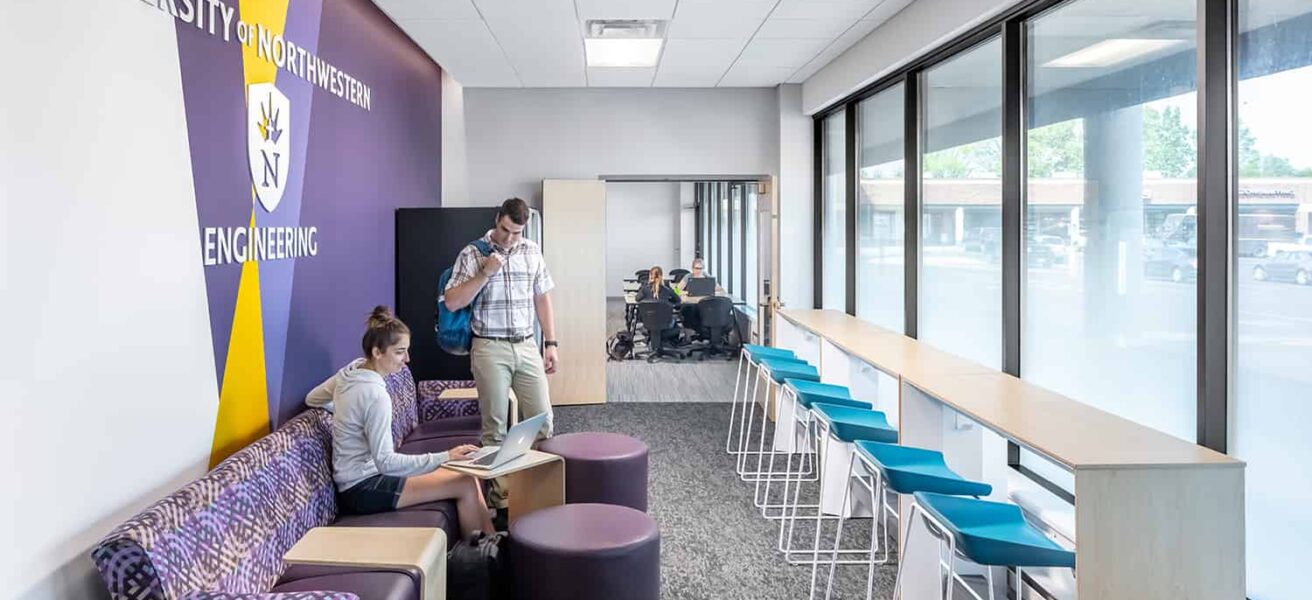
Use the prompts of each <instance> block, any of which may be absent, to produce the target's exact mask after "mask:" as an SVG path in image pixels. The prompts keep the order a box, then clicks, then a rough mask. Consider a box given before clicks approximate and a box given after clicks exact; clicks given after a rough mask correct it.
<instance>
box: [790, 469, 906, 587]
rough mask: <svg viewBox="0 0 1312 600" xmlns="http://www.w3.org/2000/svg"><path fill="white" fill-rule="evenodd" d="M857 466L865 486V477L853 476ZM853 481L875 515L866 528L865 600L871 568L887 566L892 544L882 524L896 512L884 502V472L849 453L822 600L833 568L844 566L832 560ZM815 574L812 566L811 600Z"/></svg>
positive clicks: (831, 580)
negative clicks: (864, 492)
mask: <svg viewBox="0 0 1312 600" xmlns="http://www.w3.org/2000/svg"><path fill="white" fill-rule="evenodd" d="M858 464H859V465H861V468H862V470H864V471H865V472H866V474H867V475H868V476H869V478H870V483H869V485H867V483H866V478H865V477H862V476H861V475H859V474H857V472H856V467H857V465H858ZM853 479H855V480H856V481H857V484H858V485H860V486H861V487H863V488H865V489H866V490H867V491H869V492H870V505H871V507H872V508H873V510H875V514H874V515H871V519H873V521H874V522H873V523H871V525H870V537H871V539H870V561H869V569H868V570H867V571H866V598H867V600H869V598H870V595H871V594H872V593H873V592H872V590H873V589H874V587H873V586H874V581H875V565H884V564H888V562H889V560H890V556H889V548H891V547H892V544H891V543H889V542H890V541H891V540H890V538H891V537H892V536H890V535H889V532H888V522H887V521H886V519H887V518H888V516H889V515H891V516H892V517H893V519H894V521H895V522H896V520H897V511H896V510H895V509H894V508H893V507H892V506H891V505H890V504H889V503H888V485H887V482H885V481H884V472H883V471H881V470H880V469H879V467H877V466H875V465H874V464H872V463H871V462H870V461H869V460H868V459H867V458H866V457H865V456H863V455H862V454H861V453H860V452H859V451H853V452H852V455H851V457H849V459H848V461H847V480H848V482H849V483H848V485H846V486H844V487H843V506H842V508H841V509H840V510H839V515H838V516H839V519H840V520H839V521H838V527H836V528H835V530H834V545H833V549H832V550H831V551H830V552H831V555H830V558H831V560H830V562H829V578H828V580H827V581H826V583H825V598H826V600H828V598H829V594H830V593H831V591H832V590H833V586H834V565H835V564H845V563H838V562H836V561H834V560H832V559H833V558H836V555H837V553H838V552H840V550H839V549H838V547H839V544H840V543H841V541H842V538H843V519H842V514H843V513H844V512H847V506H848V501H849V499H850V494H851V492H852V486H851V481H852V480H853ZM881 528H882V529H883V532H884V534H883V535H882V536H881V535H879V531H880V529H881ZM817 533H818V531H817ZM881 542H882V543H883V548H884V555H883V556H882V557H880V558H879V559H875V553H876V552H878V551H879V547H880V545H881ZM815 544H816V546H819V545H820V540H819V539H818V538H817V539H816V541H815ZM815 574H816V567H815V566H812V568H811V597H812V598H814V597H815Z"/></svg>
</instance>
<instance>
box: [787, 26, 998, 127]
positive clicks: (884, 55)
mask: <svg viewBox="0 0 1312 600" xmlns="http://www.w3.org/2000/svg"><path fill="white" fill-rule="evenodd" d="M1016 2H1017V0H915V1H914V2H911V1H910V0H886V2H884V3H883V4H881V5H880V7H879V8H877V9H876V10H877V11H891V10H897V9H898V8H900V7H903V6H905V7H906V8H902V9H901V12H898V13H897V14H896V15H894V16H893V17H892V18H891V19H889V20H888V21H887V22H885V23H884V24H883V25H880V26H879V28H878V29H875V30H874V31H872V32H871V33H870V35H867V36H866V37H865V38H864V39H862V40H861V41H859V42H857V43H856V44H854V45H853V46H852V47H851V48H848V49H847V51H846V52H844V53H843V54H841V55H839V56H838V58H835V59H834V60H833V61H831V62H830V63H829V64H827V65H825V66H824V68H822V69H820V70H819V71H817V72H816V74H815V75H812V76H811V77H810V78H809V79H807V80H806V82H805V83H804V84H803V92H802V107H803V111H805V112H806V114H814V113H815V112H817V111H819V110H820V109H822V108H824V107H825V106H827V105H829V104H832V103H833V102H835V101H837V100H839V99H841V98H843V97H844V96H847V95H848V94H850V93H852V92H854V91H856V90H858V89H860V88H861V87H862V86H864V85H866V84H868V83H871V82H873V81H875V80H876V79H879V78H880V77H882V76H884V74H886V73H888V72H890V71H892V70H893V69H896V68H897V67H899V66H902V65H904V64H906V63H908V62H911V61H912V60H913V59H915V58H917V57H918V56H920V55H921V54H924V53H925V52H928V51H930V50H933V49H934V48H935V47H937V46H938V45H940V44H942V43H943V42H945V41H947V40H950V39H952V38H953V37H955V36H957V35H960V34H961V33H963V32H965V31H966V30H968V29H970V28H971V27H974V26H975V25H977V24H979V23H981V22H983V21H986V20H988V19H989V18H990V17H992V16H994V15H996V14H998V13H1000V12H1002V11H1003V10H1005V9H1006V8H1007V7H1009V6H1011V5H1013V4H1015V3H1016ZM908 3H909V5H908Z"/></svg>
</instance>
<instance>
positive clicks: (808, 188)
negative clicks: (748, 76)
mask: <svg viewBox="0 0 1312 600" xmlns="http://www.w3.org/2000/svg"><path fill="white" fill-rule="evenodd" d="M778 93H779V282H778V290H779V294H778V295H779V299H780V300H781V301H782V302H783V303H784V306H786V307H789V308H811V307H812V306H813V302H814V300H813V297H814V296H813V294H814V291H813V289H812V288H814V287H815V286H814V283H815V281H814V277H815V275H814V271H815V269H814V264H815V262H814V257H815V247H814V245H813V241H812V240H813V238H814V237H815V236H814V225H813V223H814V221H813V218H814V215H813V212H814V210H815V204H814V196H815V183H814V171H815V162H814V159H813V157H812V154H813V153H814V152H815V145H814V141H813V140H814V138H815V129H814V127H815V125H814V121H813V120H812V119H811V117H809V116H807V115H806V114H804V113H803V112H802V86H800V85H781V86H779V91H778Z"/></svg>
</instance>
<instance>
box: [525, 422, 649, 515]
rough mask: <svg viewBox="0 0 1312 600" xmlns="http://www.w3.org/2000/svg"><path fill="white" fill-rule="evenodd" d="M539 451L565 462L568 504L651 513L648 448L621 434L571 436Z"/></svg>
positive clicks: (558, 438) (546, 443)
mask: <svg viewBox="0 0 1312 600" xmlns="http://www.w3.org/2000/svg"><path fill="white" fill-rule="evenodd" d="M538 450H541V451H543V452H550V453H552V454H556V455H559V456H560V457H561V458H563V459H565V502H566V503H567V504H579V503H584V502H596V503H599V504H618V505H620V506H628V507H630V508H636V509H638V510H641V511H646V510H647V444H644V443H642V440H638V439H634V438H631V437H629V436H627V435H620V434H618V433H597V432H589V433H567V434H564V435H558V436H556V437H553V438H549V439H546V440H543V441H542V442H541V443H540V444H538Z"/></svg>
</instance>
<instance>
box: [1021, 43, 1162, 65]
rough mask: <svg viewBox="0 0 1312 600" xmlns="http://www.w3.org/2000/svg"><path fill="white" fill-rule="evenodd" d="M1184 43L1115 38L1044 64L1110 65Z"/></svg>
mask: <svg viewBox="0 0 1312 600" xmlns="http://www.w3.org/2000/svg"><path fill="white" fill-rule="evenodd" d="M1183 43H1184V40H1172V39H1133V38H1114V39H1110V40H1103V41H1101V42H1098V43H1096V44H1093V45H1092V46H1086V47H1084V48H1081V49H1079V50H1076V51H1074V52H1071V53H1070V54H1067V55H1065V56H1063V57H1061V58H1058V59H1055V60H1051V61H1048V62H1047V63H1046V64H1044V65H1043V66H1045V67H1056V68H1059V69H1072V68H1092V67H1110V66H1112V65H1115V64H1118V63H1122V62H1125V61H1127V60H1131V59H1134V58H1139V57H1141V56H1145V55H1148V54H1152V53H1154V52H1157V51H1159V50H1163V49H1166V48H1170V47H1172V46H1177V45H1180V44H1183Z"/></svg>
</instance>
